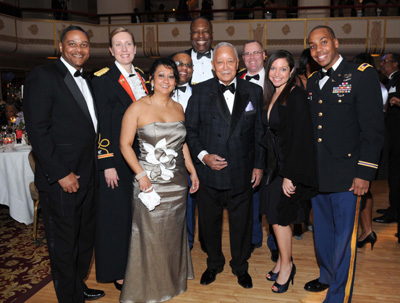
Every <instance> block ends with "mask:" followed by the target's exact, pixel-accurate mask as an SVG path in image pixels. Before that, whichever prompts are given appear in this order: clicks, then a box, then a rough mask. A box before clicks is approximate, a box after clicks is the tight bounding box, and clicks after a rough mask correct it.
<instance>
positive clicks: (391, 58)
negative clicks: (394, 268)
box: [374, 53, 400, 223]
mask: <svg viewBox="0 0 400 303" xmlns="http://www.w3.org/2000/svg"><path fill="white" fill-rule="evenodd" d="M399 64H400V55H399V54H396V53H388V54H386V55H385V56H383V58H382V60H381V63H380V68H381V72H382V74H384V75H385V76H386V77H387V78H388V79H389V81H388V82H387V84H386V88H387V90H388V93H389V96H388V104H387V109H386V119H385V123H386V128H387V131H388V135H389V136H388V139H389V163H390V165H389V179H388V183H389V189H390V191H389V202H390V207H389V208H388V209H378V212H380V213H383V216H380V217H377V218H374V222H377V223H393V222H395V221H396V218H397V217H398V207H400V71H399Z"/></svg>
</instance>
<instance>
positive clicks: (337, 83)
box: [304, 26, 384, 303]
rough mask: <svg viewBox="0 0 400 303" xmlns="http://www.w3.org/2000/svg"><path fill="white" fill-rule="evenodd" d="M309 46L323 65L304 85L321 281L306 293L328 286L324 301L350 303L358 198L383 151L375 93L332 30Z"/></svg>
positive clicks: (318, 32) (364, 68)
mask: <svg viewBox="0 0 400 303" xmlns="http://www.w3.org/2000/svg"><path fill="white" fill-rule="evenodd" d="M308 42H309V46H310V50H311V56H312V57H313V59H314V60H315V61H316V62H317V63H318V64H319V65H320V66H321V67H322V69H321V70H320V71H319V72H316V73H314V74H312V75H311V76H310V78H309V80H308V82H307V91H308V95H309V102H310V108H311V114H312V119H313V128H314V135H315V144H316V151H317V167H318V178H319V194H318V195H317V196H316V197H314V198H313V199H312V208H313V214H314V227H315V231H314V236H315V246H316V254H317V259H318V263H319V265H320V276H319V278H318V279H315V280H312V281H310V282H308V283H306V285H305V287H304V288H305V289H306V290H307V291H312V292H319V291H323V290H325V289H327V288H329V290H328V292H327V295H326V298H325V300H324V302H327V303H328V302H329V303H338V302H350V301H351V296H352V291H353V282H354V273H355V261H356V253H357V246H356V242H357V226H358V218H359V211H360V196H362V195H364V194H365V193H366V192H367V191H368V188H369V185H370V181H372V180H373V179H374V177H375V174H376V172H377V168H378V161H379V157H380V153H381V149H382V146H383V138H384V118H383V107H382V97H381V90H380V85H379V79H378V75H377V73H376V71H375V70H374V69H373V68H372V67H371V66H370V65H368V64H366V63H363V64H361V65H356V64H352V63H349V62H348V61H346V59H344V58H343V57H342V56H341V55H340V54H339V50H338V48H339V41H338V40H337V39H336V37H335V34H334V32H333V30H332V29H331V28H330V27H327V26H317V27H315V28H314V29H313V30H312V31H311V32H310V34H309V38H308Z"/></svg>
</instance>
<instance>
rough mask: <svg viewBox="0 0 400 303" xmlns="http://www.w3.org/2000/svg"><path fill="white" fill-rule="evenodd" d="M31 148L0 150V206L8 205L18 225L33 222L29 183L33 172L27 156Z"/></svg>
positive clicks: (25, 146)
mask: <svg viewBox="0 0 400 303" xmlns="http://www.w3.org/2000/svg"><path fill="white" fill-rule="evenodd" d="M30 151H31V147H30V146H27V145H24V146H17V147H15V148H14V149H13V150H11V151H9V150H6V151H5V152H4V148H0V204H4V205H8V206H9V208H10V215H11V217H12V218H13V219H15V220H17V221H18V222H20V223H25V224H27V225H28V224H31V223H32V222H33V201H32V198H31V194H30V191H29V183H30V182H32V181H33V172H32V169H31V167H30V165H29V160H28V154H29V152H30Z"/></svg>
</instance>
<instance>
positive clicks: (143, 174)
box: [135, 170, 147, 181]
mask: <svg viewBox="0 0 400 303" xmlns="http://www.w3.org/2000/svg"><path fill="white" fill-rule="evenodd" d="M144 176H147V172H146V171H145V170H144V171H142V172H141V173H139V174H137V175H136V176H135V179H136V180H137V181H139V179H140V178H141V177H144Z"/></svg>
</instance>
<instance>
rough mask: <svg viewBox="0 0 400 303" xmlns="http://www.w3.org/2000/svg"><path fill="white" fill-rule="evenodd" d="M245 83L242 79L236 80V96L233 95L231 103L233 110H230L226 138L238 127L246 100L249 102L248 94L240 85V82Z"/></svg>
mask: <svg viewBox="0 0 400 303" xmlns="http://www.w3.org/2000/svg"><path fill="white" fill-rule="evenodd" d="M241 81H245V80H242V79H237V88H236V94H235V101H234V103H233V109H232V116H231V123H230V126H229V133H228V138H229V137H230V136H231V135H232V133H233V131H234V130H235V127H236V126H237V125H238V123H239V120H240V117H241V116H242V114H243V111H244V110H245V108H246V106H247V104H248V102H249V101H248V100H249V93H248V91H247V89H246V87H244V85H242V84H241V83H240V82H241Z"/></svg>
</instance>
